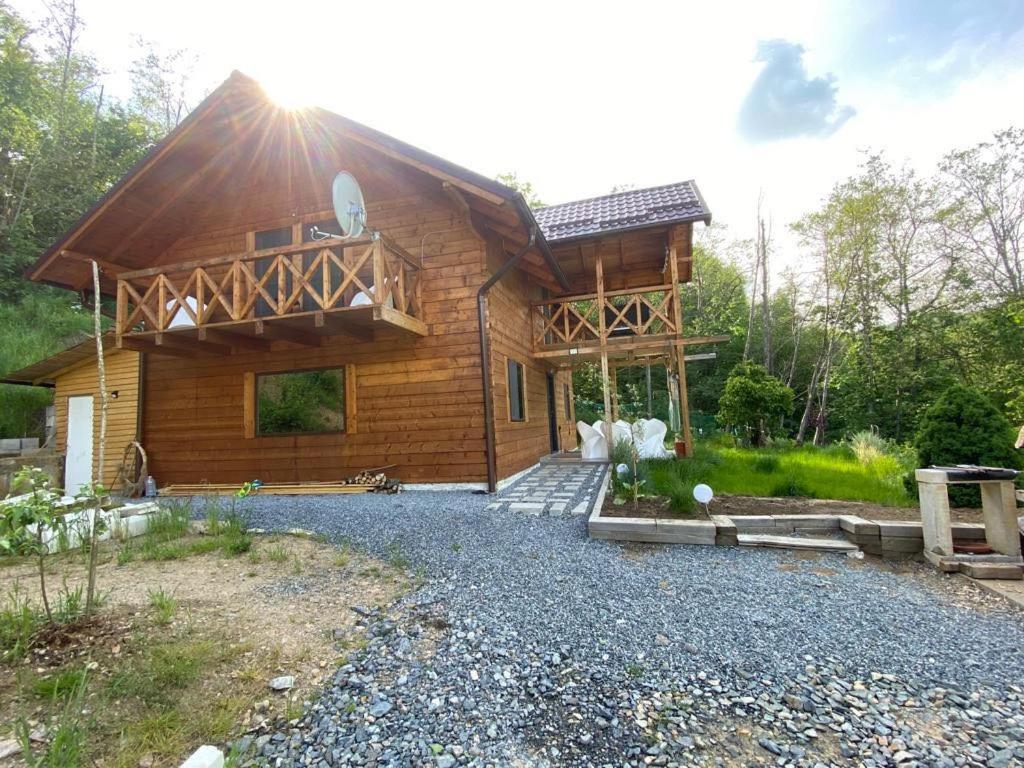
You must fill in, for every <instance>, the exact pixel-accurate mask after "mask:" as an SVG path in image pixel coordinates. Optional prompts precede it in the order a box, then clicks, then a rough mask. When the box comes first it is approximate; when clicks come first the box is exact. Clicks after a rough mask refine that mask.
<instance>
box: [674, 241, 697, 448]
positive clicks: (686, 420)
mask: <svg viewBox="0 0 1024 768" xmlns="http://www.w3.org/2000/svg"><path fill="white" fill-rule="evenodd" d="M677 231H678V230H677V229H672V230H671V231H670V232H669V235H668V265H669V270H670V274H671V275H672V317H673V321H674V322H675V325H676V328H675V331H676V339H682V337H683V308H682V306H681V299H680V296H679V265H678V264H677V262H676V233H677ZM674 347H675V352H676V366H677V369H678V372H679V422H680V424H681V425H682V429H683V440H684V441H685V443H686V451H685V453H686V455H687V456H692V455H693V435H692V433H691V432H690V398H689V395H688V394H687V391H686V345H685V344H682V343H679V342H678V341H677V342H676V344H675V345H674Z"/></svg>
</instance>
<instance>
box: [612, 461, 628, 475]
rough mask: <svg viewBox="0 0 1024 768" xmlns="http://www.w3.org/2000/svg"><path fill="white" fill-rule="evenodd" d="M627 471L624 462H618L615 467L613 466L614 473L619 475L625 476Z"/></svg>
mask: <svg viewBox="0 0 1024 768" xmlns="http://www.w3.org/2000/svg"><path fill="white" fill-rule="evenodd" d="M628 472H629V467H628V466H626V465H625V464H619V465H618V466H617V467H615V473H616V474H617V475H618V476H619V477H625V476H626V474H627V473H628Z"/></svg>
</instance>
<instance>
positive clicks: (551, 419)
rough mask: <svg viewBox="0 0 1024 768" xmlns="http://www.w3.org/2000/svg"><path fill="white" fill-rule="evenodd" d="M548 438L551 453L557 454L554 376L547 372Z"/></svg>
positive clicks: (556, 412) (556, 413)
mask: <svg viewBox="0 0 1024 768" xmlns="http://www.w3.org/2000/svg"><path fill="white" fill-rule="evenodd" d="M548 436H549V440H550V442H551V452H552V453H558V411H557V410H556V409H555V374H554V373H552V372H551V371H548Z"/></svg>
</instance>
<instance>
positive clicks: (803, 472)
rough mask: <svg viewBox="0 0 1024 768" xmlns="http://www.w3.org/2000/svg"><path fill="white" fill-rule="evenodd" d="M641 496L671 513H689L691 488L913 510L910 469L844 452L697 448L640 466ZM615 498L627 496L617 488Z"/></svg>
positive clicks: (838, 448) (880, 458)
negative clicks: (665, 501)
mask: <svg viewBox="0 0 1024 768" xmlns="http://www.w3.org/2000/svg"><path fill="white" fill-rule="evenodd" d="M643 464H644V466H642V467H641V468H639V469H638V474H639V475H640V477H641V479H643V480H644V484H643V486H642V492H643V493H648V494H650V493H653V494H657V495H659V496H667V497H668V498H669V500H670V506H671V508H672V509H674V510H675V511H678V512H686V511H689V510H691V509H692V508H693V506H694V502H693V486H694V485H696V484H698V483H707V484H708V485H710V486H711V487H712V488H713V489H714V491H715V493H716V494H732V495H743V496H791V497H804V498H815V499H836V500H840V501H862V502H868V503H873V504H880V505H883V506H888V507H910V506H914V505H915V504H916V500H915V499H914V497H912V496H911V495H909V494H908V493H907V491H906V489H905V488H904V486H903V477H904V475H905V474H906V472H907V471H908V470H909V467H907V466H905V465H904V464H903V463H901V462H900V461H899V460H898V459H897V458H895V457H893V456H888V455H880V456H876V457H874V458H872V459H871V460H870V461H867V462H866V463H861V461H859V460H858V459H857V457H856V456H854V454H853V452H852V451H851V450H850V449H849V448H847V447H846V446H842V445H837V446H830V447H828V448H815V447H813V446H804V447H801V448H796V447H784V448H768V449H756V450H755V449H751V448H726V447H716V446H712V445H709V444H707V443H698V444H697V446H696V450H695V453H694V456H693V458H691V459H688V460H684V461H678V460H675V459H665V460H657V461H647V462H643ZM617 486H618V487H617V489H616V495H627V496H628V490H625V489H623V488H622V487H621V486H619V485H618V483H617Z"/></svg>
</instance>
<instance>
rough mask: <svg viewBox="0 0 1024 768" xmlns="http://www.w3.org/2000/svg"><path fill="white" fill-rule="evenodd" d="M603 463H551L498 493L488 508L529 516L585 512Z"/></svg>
mask: <svg viewBox="0 0 1024 768" xmlns="http://www.w3.org/2000/svg"><path fill="white" fill-rule="evenodd" d="M604 471H605V465H604V464H582V463H580V464H573V463H560V462H551V463H549V464H541V465H540V466H539V467H538V468H537V469H535V470H533V471H532V472H530V473H529V474H528V475H526V476H525V477H523V478H522V479H520V480H517V481H516V482H515V483H513V484H512V485H510V486H509V487H508V488H506V489H504V490H503V491H499V492H498V497H497V499H496V500H495V501H493V502H491V503H490V504H488V505H487V508H488V509H507V510H509V511H511V512H522V513H525V514H528V515H551V516H553V517H558V516H561V515H583V514H586V513H587V512H588V511H589V510H590V507H591V505H592V504H593V503H594V499H595V498H596V497H597V492H598V488H600V486H601V480H602V478H603V477H604Z"/></svg>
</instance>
